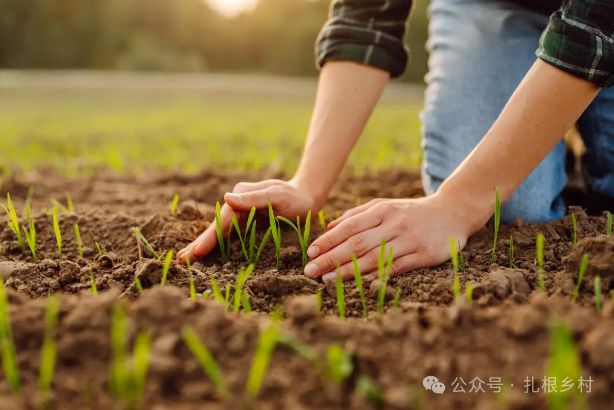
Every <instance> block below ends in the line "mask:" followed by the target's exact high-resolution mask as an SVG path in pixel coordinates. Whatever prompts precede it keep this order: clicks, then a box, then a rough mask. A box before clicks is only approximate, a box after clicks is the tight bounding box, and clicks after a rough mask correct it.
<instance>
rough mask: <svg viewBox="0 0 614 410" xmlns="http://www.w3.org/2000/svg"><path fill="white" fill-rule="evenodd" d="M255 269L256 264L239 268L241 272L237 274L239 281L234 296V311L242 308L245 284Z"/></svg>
mask: <svg viewBox="0 0 614 410" xmlns="http://www.w3.org/2000/svg"><path fill="white" fill-rule="evenodd" d="M253 271H254V265H249V266H248V267H247V268H241V269H240V270H239V274H238V275H237V281H236V283H235V294H234V296H233V306H232V310H233V311H234V312H238V311H239V309H240V308H241V302H243V300H244V299H243V287H244V286H245V282H247V278H249V275H250V274H251V273H252V272H253Z"/></svg>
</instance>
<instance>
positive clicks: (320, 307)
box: [316, 290, 322, 313]
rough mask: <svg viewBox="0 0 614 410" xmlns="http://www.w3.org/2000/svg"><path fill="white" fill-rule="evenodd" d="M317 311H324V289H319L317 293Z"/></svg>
mask: <svg viewBox="0 0 614 410" xmlns="http://www.w3.org/2000/svg"><path fill="white" fill-rule="evenodd" d="M316 312H318V313H321V312H322V291H321V290H319V291H317V293H316Z"/></svg>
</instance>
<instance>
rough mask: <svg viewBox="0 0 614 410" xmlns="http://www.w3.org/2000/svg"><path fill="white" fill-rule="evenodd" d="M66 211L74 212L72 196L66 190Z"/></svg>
mask: <svg viewBox="0 0 614 410" xmlns="http://www.w3.org/2000/svg"><path fill="white" fill-rule="evenodd" d="M66 212H68V213H69V214H74V213H75V204H74V203H73V201H72V196H71V195H70V192H66Z"/></svg>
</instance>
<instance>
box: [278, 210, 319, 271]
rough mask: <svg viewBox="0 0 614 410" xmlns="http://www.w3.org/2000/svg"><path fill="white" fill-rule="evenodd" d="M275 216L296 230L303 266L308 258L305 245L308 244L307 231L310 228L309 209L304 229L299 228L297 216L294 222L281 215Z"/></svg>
mask: <svg viewBox="0 0 614 410" xmlns="http://www.w3.org/2000/svg"><path fill="white" fill-rule="evenodd" d="M277 218H278V219H280V220H282V221H284V222H285V223H286V224H288V225H290V227H292V229H294V231H295V232H296V235H297V237H298V243H299V245H300V247H301V254H302V255H303V266H305V265H306V264H307V259H308V257H307V246H308V245H309V233H310V230H311V211H309V212H307V217H306V218H305V229H303V230H301V219H300V218H299V217H298V216H297V217H296V224H294V223H293V222H292V221H290V220H289V219H287V218H284V217H283V216H278V217H277Z"/></svg>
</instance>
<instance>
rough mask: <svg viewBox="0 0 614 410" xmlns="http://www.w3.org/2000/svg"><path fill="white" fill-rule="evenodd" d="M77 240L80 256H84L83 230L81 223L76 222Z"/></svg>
mask: <svg viewBox="0 0 614 410" xmlns="http://www.w3.org/2000/svg"><path fill="white" fill-rule="evenodd" d="M75 240H76V241H77V251H78V252H79V256H80V257H82V258H83V242H82V241H81V230H80V229H79V224H75Z"/></svg>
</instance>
